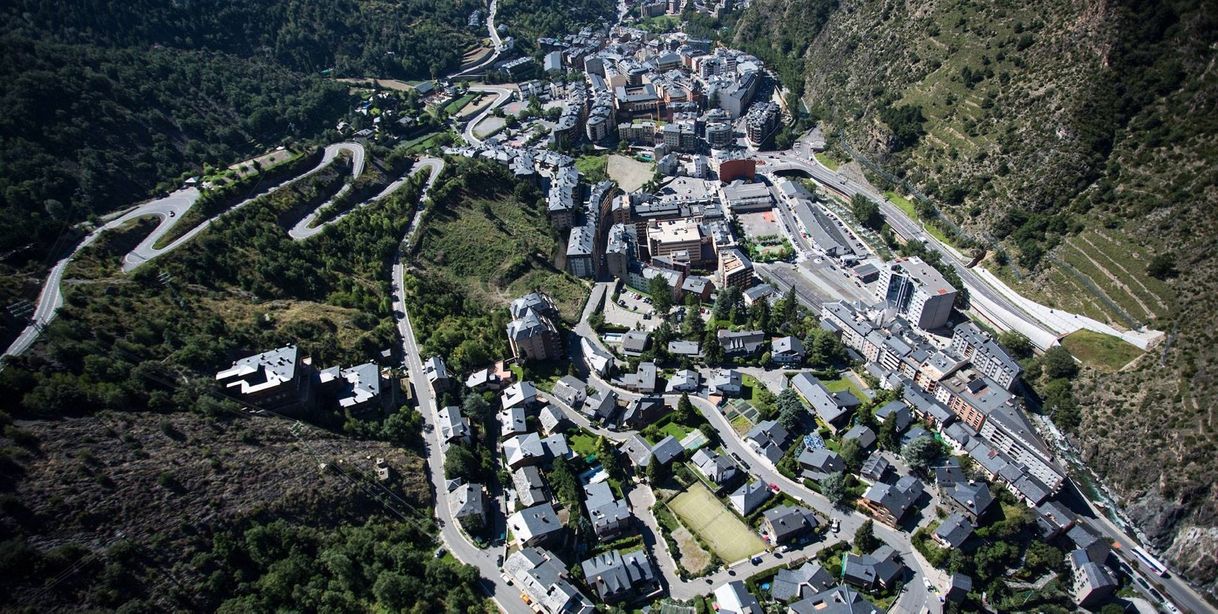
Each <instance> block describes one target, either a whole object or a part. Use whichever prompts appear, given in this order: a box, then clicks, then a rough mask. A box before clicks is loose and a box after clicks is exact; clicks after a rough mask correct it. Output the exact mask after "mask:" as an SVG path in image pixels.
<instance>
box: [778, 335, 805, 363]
mask: <svg viewBox="0 0 1218 614" xmlns="http://www.w3.org/2000/svg"><path fill="white" fill-rule="evenodd" d="M770 360H772V361H774V362H776V363H778V364H780V365H799V364H802V363H803V361H804V342H803V341H800V340H799V338H798V337H792V336H789V335H788V336H786V337H777V338H775V339H774V340H773V341H771V342H770Z"/></svg>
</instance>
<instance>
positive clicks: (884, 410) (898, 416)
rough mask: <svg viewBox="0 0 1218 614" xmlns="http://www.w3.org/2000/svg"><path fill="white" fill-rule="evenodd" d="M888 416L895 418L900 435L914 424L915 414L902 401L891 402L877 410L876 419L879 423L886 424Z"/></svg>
mask: <svg viewBox="0 0 1218 614" xmlns="http://www.w3.org/2000/svg"><path fill="white" fill-rule="evenodd" d="M888 416H893V420H895V421H896V427H897V432H898V433H899V432H901V431H904V430H905V429H907V428H909V424H910V423H911V422H913V414H912V413H910V411H909V408H908V407H906V406H905V404H904V403H902V402H900V401H890V402H888V403H885V404H883V405H881V406H879V407H878V408H876V410H875V419H876V421H877V422H879V423H881V424H882V423H884V422H885V421H886V420H888Z"/></svg>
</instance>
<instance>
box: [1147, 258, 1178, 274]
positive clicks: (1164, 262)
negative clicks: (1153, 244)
mask: <svg viewBox="0 0 1218 614" xmlns="http://www.w3.org/2000/svg"><path fill="white" fill-rule="evenodd" d="M1146 274H1147V275H1150V276H1151V277H1154V278H1155V279H1168V278H1170V277H1175V276H1177V275H1179V274H1180V273H1179V271H1177V270H1176V255H1175V254H1173V253H1171V252H1163V253H1162V254H1156V255H1155V256H1154V257H1153V258H1151V259H1150V262H1149V263H1147V265H1146Z"/></svg>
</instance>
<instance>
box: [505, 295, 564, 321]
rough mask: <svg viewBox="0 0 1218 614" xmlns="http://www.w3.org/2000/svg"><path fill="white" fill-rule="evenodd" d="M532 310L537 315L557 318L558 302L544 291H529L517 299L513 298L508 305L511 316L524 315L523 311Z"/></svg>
mask: <svg viewBox="0 0 1218 614" xmlns="http://www.w3.org/2000/svg"><path fill="white" fill-rule="evenodd" d="M530 309H531V310H533V311H534V312H536V313H537V314H539V315H542V316H545V317H547V318H557V317H559V313H558V304H557V303H555V302H554V299H552V298H550V296H549V295H548V294H545V293H544V292H530V293H528V294H526V295H524V296H522V297H520V298H518V299H515V300H513V301H512V302H511V304H510V305H509V311H511V312H512V318H521V317H524V314H525V312H527V311H529V310H530Z"/></svg>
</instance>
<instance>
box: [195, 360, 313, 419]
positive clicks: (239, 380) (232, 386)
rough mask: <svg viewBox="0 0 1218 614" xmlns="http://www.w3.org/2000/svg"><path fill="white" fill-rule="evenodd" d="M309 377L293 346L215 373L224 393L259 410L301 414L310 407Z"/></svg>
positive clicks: (311, 401)
mask: <svg viewBox="0 0 1218 614" xmlns="http://www.w3.org/2000/svg"><path fill="white" fill-rule="evenodd" d="M311 379H312V378H311V376H310V374H309V371H308V368H307V366H306V365H304V364H303V363H302V362H301V360H300V351H299V350H298V349H297V348H296V346H294V345H287V346H284V347H281V348H277V349H274V350H271V351H269V352H263V353H261V354H255V355H253V356H248V357H246V358H242V359H240V360H237V361H236V362H234V363H233V366H232V367H229V368H228V369H225V370H223V371H220V372H219V373H217V374H216V384H217V385H218V386H220V388H222V389H223V390H224V391H225V392H226V393H227V394H232V395H236V396H237V397H239V398H240V399H241V400H242V401H243V402H245V403H249V404H251V405H255V406H257V407H258V408H262V409H269V410H272V411H278V412H282V413H288V414H301V413H304V412H306V411H308V410H309V409H311V407H312V405H313V391H312V386H311Z"/></svg>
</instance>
